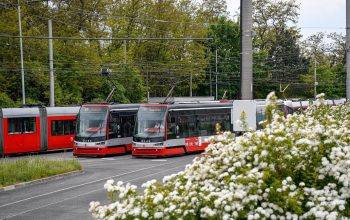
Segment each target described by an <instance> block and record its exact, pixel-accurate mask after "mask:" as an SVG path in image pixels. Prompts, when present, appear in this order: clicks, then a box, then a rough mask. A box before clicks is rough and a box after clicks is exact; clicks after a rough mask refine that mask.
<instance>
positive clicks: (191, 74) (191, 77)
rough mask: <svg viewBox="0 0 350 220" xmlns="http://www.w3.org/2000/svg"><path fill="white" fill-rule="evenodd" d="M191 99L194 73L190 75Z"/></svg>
mask: <svg viewBox="0 0 350 220" xmlns="http://www.w3.org/2000/svg"><path fill="white" fill-rule="evenodd" d="M190 97H192V73H191V75H190Z"/></svg>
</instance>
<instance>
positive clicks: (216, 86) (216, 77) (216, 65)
mask: <svg viewBox="0 0 350 220" xmlns="http://www.w3.org/2000/svg"><path fill="white" fill-rule="evenodd" d="M215 100H218V49H216V50H215Z"/></svg>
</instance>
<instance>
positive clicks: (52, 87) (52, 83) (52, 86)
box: [49, 20, 55, 107]
mask: <svg viewBox="0 0 350 220" xmlns="http://www.w3.org/2000/svg"><path fill="white" fill-rule="evenodd" d="M49 37H50V39H49V50H50V55H49V62H50V107H55V78H54V75H53V46H52V21H51V20H49Z"/></svg>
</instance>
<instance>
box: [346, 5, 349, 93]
mask: <svg viewBox="0 0 350 220" xmlns="http://www.w3.org/2000/svg"><path fill="white" fill-rule="evenodd" d="M346 98H347V99H348V100H349V99H350V1H349V0H347V1H346Z"/></svg>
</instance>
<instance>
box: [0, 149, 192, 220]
mask: <svg viewBox="0 0 350 220" xmlns="http://www.w3.org/2000/svg"><path fill="white" fill-rule="evenodd" d="M39 156H41V157H47V158H73V156H72V152H63V153H62V152H59V153H50V154H43V155H39ZM196 156H198V155H186V156H181V157H172V158H162V159H155V158H153V159H152V158H133V157H131V155H122V156H116V157H107V158H79V161H80V162H81V164H82V165H83V167H84V173H82V174H79V175H76V176H68V177H63V178H62V179H58V180H51V181H48V182H44V183H38V184H34V185H29V186H25V187H22V188H16V189H14V190H10V191H3V192H0V219H33V220H34V219H35V220H37V219H92V217H91V214H90V213H89V211H88V209H89V203H90V202H91V201H100V202H101V203H102V204H105V203H108V198H107V192H106V191H105V190H104V189H103V185H104V184H105V182H106V181H107V180H108V179H114V180H115V181H119V180H121V181H123V182H130V183H132V184H135V185H137V186H138V187H141V185H142V183H144V182H146V181H148V180H151V179H157V180H162V178H163V177H164V176H166V175H169V174H173V173H177V172H179V171H181V170H184V168H185V166H186V164H189V163H191V162H192V160H193V158H194V157H196ZM11 159H20V158H19V157H15V158H11Z"/></svg>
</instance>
